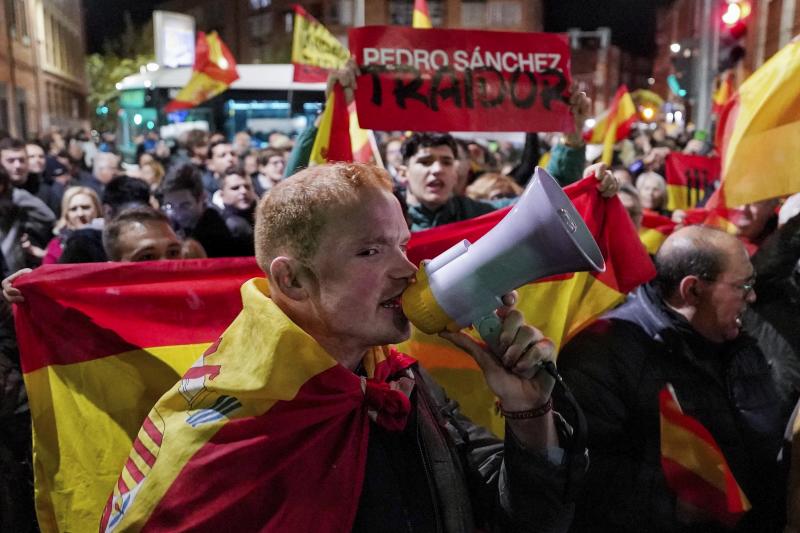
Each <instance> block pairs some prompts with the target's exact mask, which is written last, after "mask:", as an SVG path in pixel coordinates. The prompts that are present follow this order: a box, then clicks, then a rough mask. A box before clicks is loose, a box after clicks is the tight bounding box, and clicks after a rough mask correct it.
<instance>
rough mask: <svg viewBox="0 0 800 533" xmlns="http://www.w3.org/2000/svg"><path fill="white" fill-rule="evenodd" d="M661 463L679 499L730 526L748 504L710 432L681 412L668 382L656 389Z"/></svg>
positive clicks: (746, 508)
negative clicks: (657, 393) (659, 414)
mask: <svg viewBox="0 0 800 533" xmlns="http://www.w3.org/2000/svg"><path fill="white" fill-rule="evenodd" d="M658 400H659V411H660V413H661V467H662V469H663V470H664V477H665V478H666V480H667V485H669V487H670V488H671V489H672V490H673V491H675V494H676V496H677V498H678V501H679V502H681V503H683V504H684V505H687V506H689V507H692V508H694V509H698V510H701V511H704V512H706V513H708V514H709V515H711V516H713V517H714V518H715V519H717V520H718V521H719V522H721V523H723V524H725V525H728V526H729V527H733V526H734V525H735V524H736V522H738V521H739V519H740V518H741V516H742V515H743V514H744V513H745V512H747V511H748V510H749V509H750V507H751V505H750V501H749V500H748V499H747V496H745V494H744V492H743V491H742V489H741V487H739V484H738V483H737V482H736V479H735V478H734V477H733V472H731V469H730V467H729V466H728V461H726V460H725V456H724V455H723V454H722V450H721V449H720V447H719V445H718V444H717V442H716V441H715V440H714V437H713V436H711V433H709V432H708V430H707V429H706V428H705V427H704V426H703V425H702V424H700V422H698V421H697V419H695V418H693V417H691V416H689V415H687V414H684V413H683V411H682V410H681V406H680V404H679V403H678V399H677V398H676V397H675V392H674V390H673V389H672V387H671V386H670V385H669V384H668V385H667V386H666V387H664V388H663V389H662V390H661V392H660V393H659V398H658Z"/></svg>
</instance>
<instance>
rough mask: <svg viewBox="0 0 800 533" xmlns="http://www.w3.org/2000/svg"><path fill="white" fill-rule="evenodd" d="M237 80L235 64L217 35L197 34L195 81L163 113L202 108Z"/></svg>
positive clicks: (193, 78)
mask: <svg viewBox="0 0 800 533" xmlns="http://www.w3.org/2000/svg"><path fill="white" fill-rule="evenodd" d="M238 79H239V72H238V71H237V70H236V60H235V59H234V58H233V54H231V51H230V50H228V47H227V46H225V43H223V42H222V39H220V38H219V35H217V32H215V31H212V32H211V33H209V34H208V35H207V36H206V34H205V33H203V32H202V31H201V32H197V44H196V45H195V50H194V65H193V66H192V77H191V78H190V79H189V83H187V84H186V87H184V88H183V89H181V91H180V92H179V93H178V95H177V96H176V97H175V99H174V100H173V101H171V102H170V103H168V104H167V105H166V107H165V108H164V112H166V113H171V112H173V111H177V110H179V109H191V108H192V107H195V106H197V105H200V104H202V103H203V102H205V101H206V100H209V99H211V98H213V97H215V96H217V95H218V94H220V93H222V92H224V91H225V89H227V88H228V87H229V86H230V85H231V83H233V82H234V81H236V80H238Z"/></svg>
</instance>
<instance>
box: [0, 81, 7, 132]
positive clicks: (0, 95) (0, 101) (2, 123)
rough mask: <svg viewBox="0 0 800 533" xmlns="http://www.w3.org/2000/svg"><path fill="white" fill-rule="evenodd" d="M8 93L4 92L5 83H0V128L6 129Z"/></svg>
mask: <svg viewBox="0 0 800 533" xmlns="http://www.w3.org/2000/svg"><path fill="white" fill-rule="evenodd" d="M8 128H9V123H8V95H7V94H6V84H5V83H0V130H3V131H6V132H7V131H8Z"/></svg>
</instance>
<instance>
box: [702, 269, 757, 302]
mask: <svg viewBox="0 0 800 533" xmlns="http://www.w3.org/2000/svg"><path fill="white" fill-rule="evenodd" d="M702 279H703V281H708V282H709V283H723V284H725V285H728V286H729V287H733V288H734V289H739V290H740V291H742V298H747V297H748V296H750V293H751V292H753V289H754V288H755V286H756V275H755V274H753V276H752V277H751V278H749V279H748V280H747V281H745V282H744V283H734V282H732V281H722V280H718V279H706V278H702Z"/></svg>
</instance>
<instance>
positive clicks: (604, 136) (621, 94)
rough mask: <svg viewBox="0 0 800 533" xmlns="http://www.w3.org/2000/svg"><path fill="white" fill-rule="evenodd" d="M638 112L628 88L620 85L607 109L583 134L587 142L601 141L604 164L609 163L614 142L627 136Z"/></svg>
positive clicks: (612, 154)
mask: <svg viewBox="0 0 800 533" xmlns="http://www.w3.org/2000/svg"><path fill="white" fill-rule="evenodd" d="M637 117H638V114H637V113H636V105H635V104H634V103H633V98H631V95H630V93H629V92H628V88H627V87H626V86H625V85H620V87H619V89H617V92H616V94H615V95H614V99H613V100H612V101H611V105H610V106H609V108H608V111H607V112H606V113H605V114H603V115H601V116H599V117H597V121H596V122H595V124H594V126H593V127H592V128H591V129H590V130H588V131H587V132H585V133H584V134H583V138H584V139H585V140H586V142H587V143H590V144H599V143H603V157H602V160H603V162H604V163H605V164H607V165H610V164H611V160H612V158H613V156H614V144H615V143H617V142H618V141H621V140H622V139H624V138H626V137H627V136H628V133H630V131H631V127H632V126H633V123H634V122H636V119H637Z"/></svg>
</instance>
